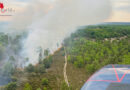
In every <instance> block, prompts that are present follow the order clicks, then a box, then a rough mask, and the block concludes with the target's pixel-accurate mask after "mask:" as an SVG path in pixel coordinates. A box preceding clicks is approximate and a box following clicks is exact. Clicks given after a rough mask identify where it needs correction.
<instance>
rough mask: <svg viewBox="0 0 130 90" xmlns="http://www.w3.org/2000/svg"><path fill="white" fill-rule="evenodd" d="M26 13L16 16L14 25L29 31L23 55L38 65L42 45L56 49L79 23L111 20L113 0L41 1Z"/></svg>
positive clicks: (35, 3) (43, 47)
mask: <svg viewBox="0 0 130 90" xmlns="http://www.w3.org/2000/svg"><path fill="white" fill-rule="evenodd" d="M24 12H26V13H24V14H23V15H21V14H20V15H19V16H18V17H17V18H14V21H15V22H13V23H14V25H13V24H12V26H13V28H16V29H19V28H22V29H26V30H29V34H28V36H27V38H25V39H24V40H23V51H22V55H23V56H25V57H28V58H29V62H30V63H32V64H35V63H37V62H38V53H37V48H38V47H42V49H43V50H44V49H47V48H49V49H50V50H51V52H53V51H55V50H56V49H57V48H58V47H57V43H59V44H61V43H62V41H63V39H64V38H65V37H67V36H69V35H70V33H72V32H73V31H74V30H76V28H77V27H78V26H82V25H89V24H97V23H100V22H102V21H104V20H105V19H107V18H108V17H109V16H110V14H111V3H110V1H109V0H50V1H48V0H37V1H33V3H32V4H31V5H29V6H28V7H27V8H26V10H25V11H24Z"/></svg>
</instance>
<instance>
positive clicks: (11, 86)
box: [5, 82, 17, 90]
mask: <svg viewBox="0 0 130 90" xmlns="http://www.w3.org/2000/svg"><path fill="white" fill-rule="evenodd" d="M16 87H17V84H16V82H11V83H9V84H8V85H7V86H6V87H5V89H6V90H16Z"/></svg>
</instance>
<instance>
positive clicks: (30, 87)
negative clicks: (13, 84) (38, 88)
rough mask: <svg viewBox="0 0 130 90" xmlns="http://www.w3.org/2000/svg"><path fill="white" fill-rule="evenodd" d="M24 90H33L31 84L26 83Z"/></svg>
mask: <svg viewBox="0 0 130 90" xmlns="http://www.w3.org/2000/svg"><path fill="white" fill-rule="evenodd" d="M24 90H32V86H31V85H30V84H29V83H26V84H25V86H24Z"/></svg>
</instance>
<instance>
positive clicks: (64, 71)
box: [63, 47, 69, 87]
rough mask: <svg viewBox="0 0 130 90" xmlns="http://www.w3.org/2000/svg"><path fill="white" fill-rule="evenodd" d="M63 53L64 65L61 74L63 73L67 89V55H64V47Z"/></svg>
mask: <svg viewBox="0 0 130 90" xmlns="http://www.w3.org/2000/svg"><path fill="white" fill-rule="evenodd" d="M64 52H65V64H64V70H63V73H64V80H65V82H66V83H67V85H68V87H69V82H68V78H67V73H66V68H67V53H66V50H65V47H64Z"/></svg>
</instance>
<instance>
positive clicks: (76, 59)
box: [0, 25, 130, 90]
mask: <svg viewBox="0 0 130 90" xmlns="http://www.w3.org/2000/svg"><path fill="white" fill-rule="evenodd" d="M21 38H22V35H17V36H15V37H12V36H9V35H7V34H3V33H1V34H0V61H1V62H2V61H3V60H4V59H5V57H4V56H5V55H6V52H7V49H8V50H10V51H11V52H13V53H12V54H8V55H6V56H8V61H9V62H7V63H5V64H4V65H5V66H4V67H3V68H2V71H1V72H0V73H2V74H3V72H4V75H5V74H7V75H8V76H10V78H11V79H10V83H9V84H8V85H6V86H5V87H4V89H3V90H79V88H81V86H82V85H83V83H85V80H87V78H89V77H90V76H91V75H92V74H93V73H94V72H95V71H97V70H99V69H100V68H102V67H103V66H105V65H108V64H130V26H129V25H94V26H86V27H81V28H80V29H78V30H77V31H76V32H74V33H72V34H71V36H70V37H68V38H66V39H65V40H64V43H63V47H65V49H66V51H67V60H68V67H67V68H68V70H67V73H68V79H69V82H70V87H68V86H67V85H66V83H65V82H64V77H63V65H64V48H63V47H61V48H60V49H59V51H57V52H55V53H54V54H53V55H50V51H49V49H46V50H44V51H43V50H42V48H39V63H37V64H36V65H32V64H29V65H28V66H27V67H25V68H24V69H21V68H17V65H15V64H14V63H13V62H16V61H17V58H16V57H17V55H18V53H19V51H20V50H21V43H20V39H21ZM43 52H44V53H43ZM42 53H43V54H44V56H45V57H46V58H44V59H43V58H42V56H41V55H42ZM15 55H16V56H15ZM25 60H26V61H27V58H26V59H25ZM72 70H73V72H75V73H76V74H72V73H71V72H72ZM79 71H80V72H79ZM82 72H83V73H82ZM79 73H80V74H79ZM81 74H83V75H81ZM71 75H73V76H71ZM74 77H76V78H77V77H80V78H78V80H79V81H82V83H80V82H76V81H75V80H74ZM84 79H85V80H84Z"/></svg>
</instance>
